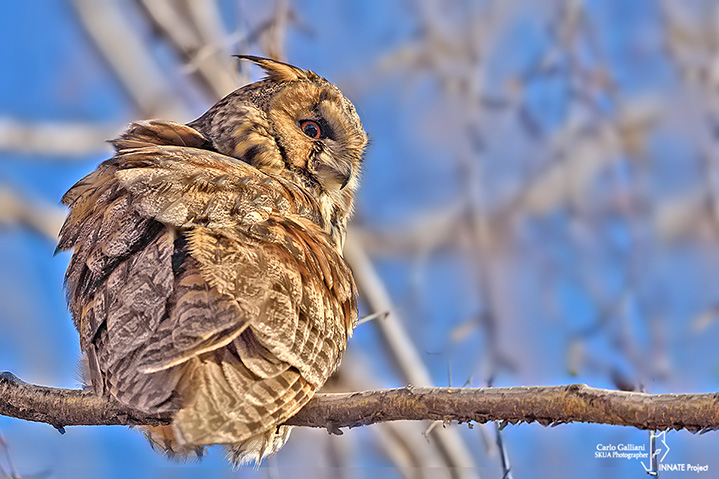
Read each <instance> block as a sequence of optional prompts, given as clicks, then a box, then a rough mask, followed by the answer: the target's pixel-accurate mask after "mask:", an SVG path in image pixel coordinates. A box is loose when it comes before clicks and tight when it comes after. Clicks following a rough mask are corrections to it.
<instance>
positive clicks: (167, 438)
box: [140, 426, 205, 461]
mask: <svg viewBox="0 0 719 479" xmlns="http://www.w3.org/2000/svg"><path fill="white" fill-rule="evenodd" d="M140 429H141V430H142V433H143V434H144V435H145V437H146V438H147V440H148V442H149V443H150V446H151V447H152V449H153V450H154V451H156V452H160V453H162V454H164V455H165V456H167V457H168V458H169V459H172V460H177V461H187V460H198V459H200V458H201V457H202V456H203V455H204V454H205V448H204V447H203V446H196V445H191V444H180V443H179V442H178V441H177V440H176V439H175V434H174V431H173V429H172V426H142V427H141V428H140Z"/></svg>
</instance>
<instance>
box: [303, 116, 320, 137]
mask: <svg viewBox="0 0 719 479" xmlns="http://www.w3.org/2000/svg"><path fill="white" fill-rule="evenodd" d="M300 129H301V130H302V132H303V133H304V134H305V135H307V136H309V137H310V138H313V139H315V140H318V139H319V138H320V136H322V129H321V128H320V125H318V124H317V122H316V121H312V120H305V121H303V122H301V123H300Z"/></svg>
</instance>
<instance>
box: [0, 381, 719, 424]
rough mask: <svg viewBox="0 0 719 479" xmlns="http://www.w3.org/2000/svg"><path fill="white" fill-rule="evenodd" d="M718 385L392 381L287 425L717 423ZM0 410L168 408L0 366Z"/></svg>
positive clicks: (83, 415) (87, 420) (85, 412)
mask: <svg viewBox="0 0 719 479" xmlns="http://www.w3.org/2000/svg"><path fill="white" fill-rule="evenodd" d="M718 406H719V393H701V394H644V393H636V392H625V391H612V390H608V389H597V388H591V387H589V386H586V385H584V384H571V385H568V386H520V387H509V388H399V389H385V390H377V391H363V392H355V393H331V394H318V395H317V396H315V397H314V398H313V399H312V400H311V401H310V402H309V403H308V404H307V405H306V406H305V407H304V408H303V409H302V410H301V411H300V412H299V413H297V415H295V416H294V417H292V418H291V419H290V420H289V421H287V424H288V425H292V426H306V427H321V428H327V429H329V430H336V429H337V428H341V427H350V428H351V427H358V426H367V425H370V424H377V423H381V422H387V421H404V420H435V421H445V422H447V421H458V422H470V421H472V422H479V423H485V422H488V421H499V420H504V421H507V422H509V423H512V424H515V423H518V422H527V423H530V422H538V423H540V424H542V425H550V424H554V425H556V424H562V423H569V422H587V423H596V424H612V425H618V426H631V427H636V428H639V429H650V430H666V429H676V430H680V429H687V430H689V431H692V432H697V431H708V430H714V429H717V428H719V407H718ZM0 414H2V415H5V416H10V417H15V418H18V419H25V420H28V421H36V422H44V423H47V424H50V425H52V426H54V427H56V428H62V427H64V426H81V425H85V426H98V425H158V424H168V423H169V422H170V415H169V414H167V413H164V414H156V415H152V414H146V413H143V412H140V411H136V410H133V409H128V408H127V407H125V406H123V405H121V404H120V403H118V402H116V401H113V400H110V399H107V398H101V397H98V396H96V395H95V394H94V393H93V392H92V391H88V390H80V389H58V388H51V387H46V386H36V385H33V384H28V383H25V382H23V381H21V380H20V379H18V378H17V377H16V376H14V375H13V374H12V373H9V372H4V373H0Z"/></svg>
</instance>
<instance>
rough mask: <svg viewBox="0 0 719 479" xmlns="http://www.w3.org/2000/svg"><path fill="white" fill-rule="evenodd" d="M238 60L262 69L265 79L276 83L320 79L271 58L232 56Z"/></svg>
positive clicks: (308, 72) (309, 72)
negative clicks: (265, 74) (265, 75)
mask: <svg viewBox="0 0 719 479" xmlns="http://www.w3.org/2000/svg"><path fill="white" fill-rule="evenodd" d="M233 56H234V57H236V58H239V59H240V60H247V61H249V62H252V63H254V64H255V65H257V66H259V67H260V68H262V69H263V70H264V71H265V73H267V78H268V79H270V80H272V81H276V82H278V83H281V82H288V81H294V80H318V79H319V78H320V77H319V75H317V74H316V73H315V72H312V71H310V70H303V69H301V68H297V67H296V66H293V65H290V64H289V63H284V62H281V61H278V60H273V59H271V58H263V57H256V56H253V55H233Z"/></svg>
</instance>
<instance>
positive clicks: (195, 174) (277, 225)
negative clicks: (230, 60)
mask: <svg viewBox="0 0 719 479" xmlns="http://www.w3.org/2000/svg"><path fill="white" fill-rule="evenodd" d="M141 130H142V134H141V135H136V136H137V137H141V138H140V139H139V140H138V139H137V138H136V137H132V138H130V137H128V135H125V137H123V138H121V140H118V141H122V142H123V143H122V144H120V146H119V147H118V150H119V151H118V155H117V156H116V157H114V158H113V159H111V160H108V161H107V162H105V163H104V164H103V165H101V166H100V167H99V168H98V170H96V171H95V172H94V173H92V174H90V175H88V177H86V178H84V179H83V180H81V181H80V182H79V183H78V184H77V185H75V186H74V187H73V188H72V189H71V190H70V191H69V192H68V194H67V195H66V196H65V197H64V199H63V201H64V202H65V203H66V204H68V205H69V206H70V208H71V212H70V215H69V217H68V220H67V221H66V223H65V226H64V227H63V230H62V232H61V239H60V243H59V247H60V248H70V247H74V248H75V252H74V255H73V259H72V261H71V264H70V267H69V268H68V274H67V291H68V296H69V300H70V309H71V311H72V313H73V317H74V319H75V321H76V325H77V327H78V330H79V331H80V336H81V344H82V347H83V350H84V351H86V352H87V354H88V358H89V360H90V363H91V371H92V374H93V377H92V380H93V384H94V385H95V386H96V388H98V389H106V390H109V392H110V393H111V394H113V395H114V396H115V397H117V398H118V399H119V400H121V401H122V402H125V403H126V404H128V405H130V406H133V407H137V408H140V409H144V410H177V409H180V411H179V412H178V413H177V415H176V419H175V423H174V425H175V428H176V430H178V431H179V433H178V436H180V437H182V438H183V439H184V440H185V441H187V442H189V443H194V444H210V443H230V442H237V441H241V440H244V439H247V438H248V437H249V436H251V435H253V434H256V433H258V432H262V431H265V430H267V429H269V428H271V427H273V426H275V425H277V424H281V423H282V422H284V420H286V419H287V418H288V417H290V416H291V415H292V414H294V413H295V412H296V411H297V410H299V408H300V407H302V405H304V403H306V401H307V400H309V398H310V397H311V396H312V394H313V393H314V391H315V390H316V389H318V388H319V387H321V385H322V384H323V383H324V381H325V380H326V379H327V377H328V376H329V374H330V373H331V372H332V370H333V369H334V367H335V366H336V364H337V362H338V358H339V356H340V354H341V352H342V350H343V349H344V346H345V344H346V340H347V335H348V334H349V332H350V331H351V327H352V324H353V322H354V320H355V319H356V304H355V289H354V284H353V283H352V279H351V275H350V274H349V271H348V269H347V266H346V264H345V263H344V260H343V259H342V258H341V256H340V255H339V253H338V252H337V251H336V250H335V248H334V247H333V246H332V245H331V244H330V241H329V237H328V236H327V235H326V234H325V233H324V232H323V230H322V227H321V226H322V225H321V219H320V218H321V217H320V215H319V214H318V212H317V210H316V205H315V204H314V203H313V200H312V199H311V198H309V197H308V196H307V195H306V194H305V193H304V192H303V191H302V190H300V189H298V188H294V187H293V186H292V185H288V184H286V183H284V182H282V181H280V180H278V179H275V178H272V177H269V176H267V175H264V174H263V173H261V172H259V171H258V170H256V169H255V168H253V167H251V166H249V165H247V164H245V163H242V162H240V161H237V160H234V159H232V158H228V157H225V156H223V155H219V154H217V153H213V152H211V151H208V150H203V149H200V148H199V147H200V146H202V145H201V141H202V140H201V138H198V137H196V136H195V135H194V134H193V133H192V132H193V131H194V130H192V129H191V128H188V127H185V126H183V125H178V124H166V123H161V124H160V129H159V130H158V128H156V127H155V126H153V125H150V126H142V127H141ZM155 130H158V131H159V132H158V131H155ZM187 130H190V131H187ZM148 138H149V140H150V141H148V140H147V139H148ZM167 138H180V140H179V141H182V143H183V144H186V145H194V146H196V147H187V146H178V145H177V143H178V140H176V139H175V140H172V141H173V142H174V143H175V144H173V145H166V144H165V145H161V144H157V143H162V142H163V141H164V142H168V141H169V140H168V139H167ZM117 144H118V143H117V142H116V145H117ZM98 385H100V386H99V387H98Z"/></svg>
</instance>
